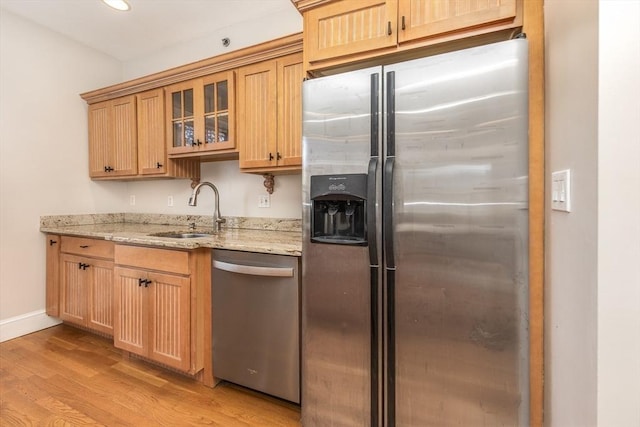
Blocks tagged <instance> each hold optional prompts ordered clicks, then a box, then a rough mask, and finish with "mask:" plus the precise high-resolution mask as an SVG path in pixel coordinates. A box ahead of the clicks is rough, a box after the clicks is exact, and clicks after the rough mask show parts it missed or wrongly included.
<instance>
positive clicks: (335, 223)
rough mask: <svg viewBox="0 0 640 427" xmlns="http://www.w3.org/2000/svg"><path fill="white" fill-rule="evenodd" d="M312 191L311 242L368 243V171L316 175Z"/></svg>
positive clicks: (312, 179)
mask: <svg viewBox="0 0 640 427" xmlns="http://www.w3.org/2000/svg"><path fill="white" fill-rule="evenodd" d="M310 192H311V194H310V195H311V205H312V207H311V241H312V242H316V243H331V244H342V245H361V246H364V245H366V244H367V238H366V203H367V201H366V192H367V175H365V174H341V175H314V176H312V177H311V189H310Z"/></svg>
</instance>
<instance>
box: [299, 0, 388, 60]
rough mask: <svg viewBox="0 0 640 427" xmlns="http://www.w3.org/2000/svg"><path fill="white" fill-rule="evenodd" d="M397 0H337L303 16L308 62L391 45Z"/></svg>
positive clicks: (305, 50)
mask: <svg viewBox="0 0 640 427" xmlns="http://www.w3.org/2000/svg"><path fill="white" fill-rule="evenodd" d="M396 23H397V0H358V1H338V2H335V3H330V4H328V5H326V6H323V7H318V8H316V9H312V10H310V11H309V12H307V13H305V16H304V52H305V57H306V60H307V61H308V62H310V63H313V62H315V61H321V60H326V59H332V58H337V57H341V56H346V55H352V54H356V53H363V52H369V51H374V50H377V49H382V48H388V47H394V46H396V43H397V35H396V30H397V24H396Z"/></svg>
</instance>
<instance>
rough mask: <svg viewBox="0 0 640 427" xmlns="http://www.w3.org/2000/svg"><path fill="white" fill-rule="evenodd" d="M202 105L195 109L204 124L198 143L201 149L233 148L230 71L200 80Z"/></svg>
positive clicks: (233, 127)
mask: <svg viewBox="0 0 640 427" xmlns="http://www.w3.org/2000/svg"><path fill="white" fill-rule="evenodd" d="M199 89H202V92H203V96H202V98H201V99H202V101H201V102H202V105H201V106H198V107H199V108H196V112H197V113H199V114H202V123H203V126H204V130H203V135H202V141H203V145H202V146H199V149H200V150H203V151H218V150H227V149H233V148H235V146H236V144H235V138H234V136H235V135H234V134H235V96H234V89H235V84H234V74H233V71H229V72H224V73H218V74H214V75H211V76H207V77H204V78H203V79H202V84H201V88H199Z"/></svg>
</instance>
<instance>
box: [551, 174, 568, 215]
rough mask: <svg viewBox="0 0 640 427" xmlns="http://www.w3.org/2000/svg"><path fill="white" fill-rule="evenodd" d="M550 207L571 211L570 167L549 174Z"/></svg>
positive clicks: (556, 209)
mask: <svg viewBox="0 0 640 427" xmlns="http://www.w3.org/2000/svg"><path fill="white" fill-rule="evenodd" d="M551 209H553V210H554V211H561V212H571V169H565V170H561V171H556V172H553V173H552V174H551Z"/></svg>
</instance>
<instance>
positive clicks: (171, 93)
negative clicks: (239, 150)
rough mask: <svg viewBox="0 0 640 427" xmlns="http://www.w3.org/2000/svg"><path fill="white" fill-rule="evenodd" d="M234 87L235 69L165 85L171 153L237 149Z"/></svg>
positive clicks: (181, 155) (190, 153)
mask: <svg viewBox="0 0 640 427" xmlns="http://www.w3.org/2000/svg"><path fill="white" fill-rule="evenodd" d="M234 89H235V83H234V72H233V71H226V72H222V73H216V74H212V75H209V76H206V77H203V78H199V79H194V80H189V81H186V82H182V83H177V84H174V85H171V86H168V87H166V88H165V93H166V105H167V108H166V110H167V115H166V126H167V128H166V130H167V138H168V141H167V142H168V143H167V146H168V147H169V155H170V156H172V157H190V156H202V155H204V154H211V153H228V152H235V147H236V145H235V138H234V134H235V93H234Z"/></svg>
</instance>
